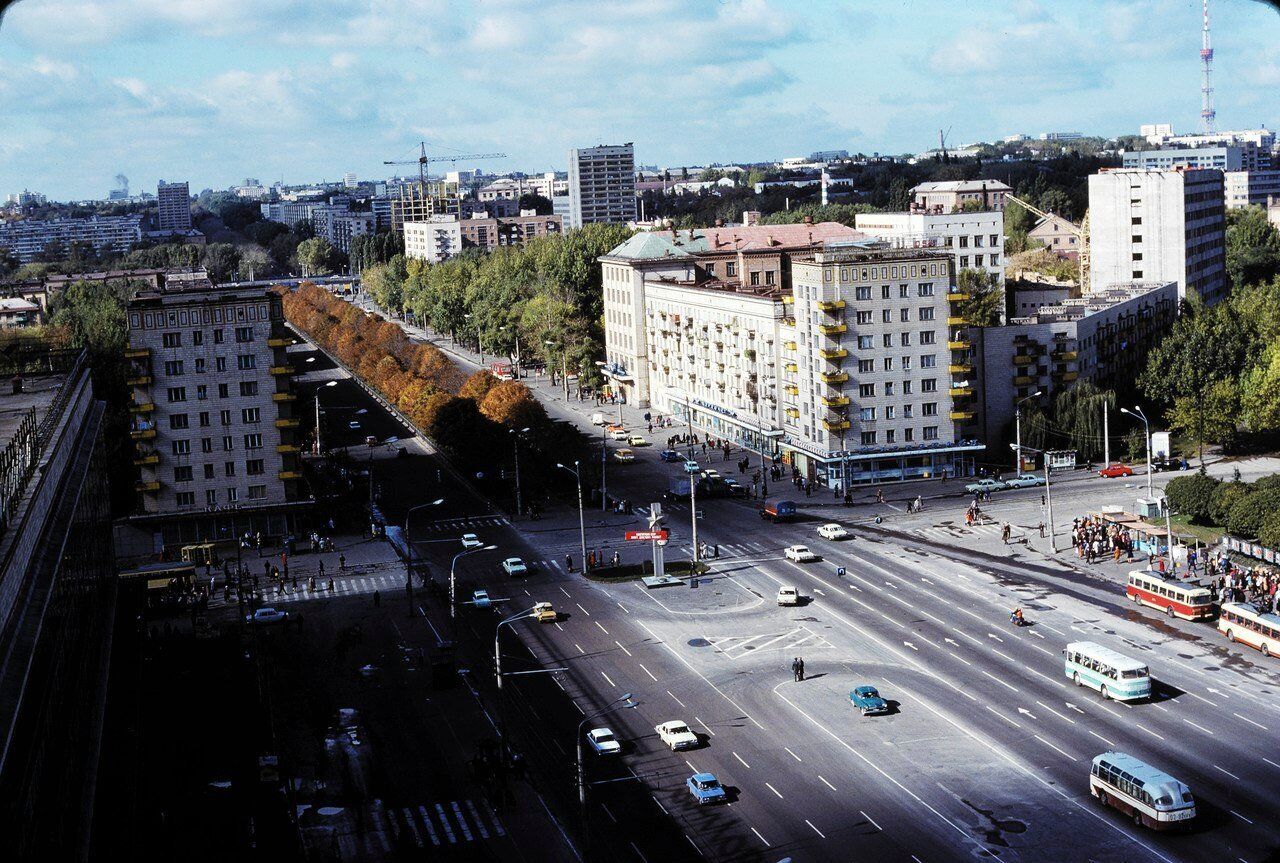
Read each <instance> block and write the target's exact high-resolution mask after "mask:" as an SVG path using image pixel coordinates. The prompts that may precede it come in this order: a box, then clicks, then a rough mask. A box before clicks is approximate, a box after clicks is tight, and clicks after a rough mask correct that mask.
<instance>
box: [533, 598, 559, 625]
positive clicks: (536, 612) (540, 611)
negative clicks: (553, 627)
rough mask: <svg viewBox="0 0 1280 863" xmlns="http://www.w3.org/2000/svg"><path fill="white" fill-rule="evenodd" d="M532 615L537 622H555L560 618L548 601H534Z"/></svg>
mask: <svg viewBox="0 0 1280 863" xmlns="http://www.w3.org/2000/svg"><path fill="white" fill-rule="evenodd" d="M532 617H533V619H534V620H536V621H538V623H555V622H556V621H557V620H559V619H560V615H559V614H557V613H556V610H555V608H553V607H552V606H551V603H549V602H535V603H534V604H533V612H532Z"/></svg>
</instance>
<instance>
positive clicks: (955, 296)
mask: <svg viewBox="0 0 1280 863" xmlns="http://www.w3.org/2000/svg"><path fill="white" fill-rule="evenodd" d="M967 299H969V295H968V294H962V293H960V292H958V291H957V292H955V293H951V294H947V302H951V303H963V302H964V301H965V300H967Z"/></svg>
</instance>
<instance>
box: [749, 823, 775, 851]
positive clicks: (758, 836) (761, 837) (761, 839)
mask: <svg viewBox="0 0 1280 863" xmlns="http://www.w3.org/2000/svg"><path fill="white" fill-rule="evenodd" d="M751 832H752V833H754V834H756V838H757V839H759V840H760V841H761V842H763V843H764V847H766V848H772V847H773V846H772V845H770V844H769V840H768V839H766V838H764V837H763V836H761V835H760V831H759V830H757V829H756V828H754V827H752V828H751Z"/></svg>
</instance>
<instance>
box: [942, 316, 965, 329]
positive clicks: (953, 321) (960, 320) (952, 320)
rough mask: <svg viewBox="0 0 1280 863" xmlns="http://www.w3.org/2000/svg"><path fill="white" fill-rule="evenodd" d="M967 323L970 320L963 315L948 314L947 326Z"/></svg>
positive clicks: (960, 325) (959, 325)
mask: <svg viewBox="0 0 1280 863" xmlns="http://www.w3.org/2000/svg"><path fill="white" fill-rule="evenodd" d="M967 323H969V320H968V319H967V318H965V317H964V316H962V315H948V316H947V326H949V327H963V326H964V325H965V324H967Z"/></svg>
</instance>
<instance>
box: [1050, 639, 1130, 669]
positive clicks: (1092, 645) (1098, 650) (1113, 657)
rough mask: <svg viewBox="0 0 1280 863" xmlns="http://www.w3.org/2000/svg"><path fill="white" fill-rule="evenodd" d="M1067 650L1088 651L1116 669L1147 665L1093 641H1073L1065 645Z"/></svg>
mask: <svg viewBox="0 0 1280 863" xmlns="http://www.w3.org/2000/svg"><path fill="white" fill-rule="evenodd" d="M1067 650H1080V651H1083V652H1085V653H1088V654H1089V655H1090V656H1092V657H1094V658H1096V659H1101V660H1102V661H1103V662H1105V663H1107V664H1108V665H1110V666H1113V667H1114V668H1115V669H1116V670H1117V671H1137V670H1139V669H1142V668H1146V667H1147V664H1146V663H1145V662H1142V661H1141V660H1137V659H1131V658H1130V657H1128V656H1125V655H1124V654H1123V653H1117V652H1116V651H1114V650H1112V649H1111V648H1109V647H1103V646H1102V645H1101V644H1097V643H1096V642H1093V641H1073V642H1071V643H1070V644H1068V645H1067Z"/></svg>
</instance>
